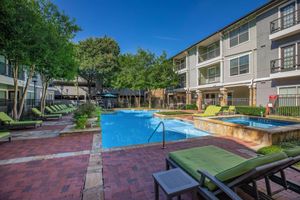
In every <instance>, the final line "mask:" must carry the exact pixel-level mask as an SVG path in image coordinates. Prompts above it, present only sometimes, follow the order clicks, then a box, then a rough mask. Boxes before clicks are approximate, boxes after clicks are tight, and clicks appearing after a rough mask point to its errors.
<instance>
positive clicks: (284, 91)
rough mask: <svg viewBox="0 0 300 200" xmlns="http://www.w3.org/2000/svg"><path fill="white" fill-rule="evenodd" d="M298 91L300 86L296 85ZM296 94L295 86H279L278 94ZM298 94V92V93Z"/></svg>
mask: <svg viewBox="0 0 300 200" xmlns="http://www.w3.org/2000/svg"><path fill="white" fill-rule="evenodd" d="M298 92H300V86H299V87H298ZM296 94H297V87H296V86H295V87H283V88H279V95H286V96H288V95H296ZM298 94H300V93H298Z"/></svg>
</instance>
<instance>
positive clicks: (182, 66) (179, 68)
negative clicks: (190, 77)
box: [175, 62, 186, 71]
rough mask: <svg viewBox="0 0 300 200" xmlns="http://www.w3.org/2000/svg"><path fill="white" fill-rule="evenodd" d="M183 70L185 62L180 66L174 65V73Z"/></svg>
mask: <svg viewBox="0 0 300 200" xmlns="http://www.w3.org/2000/svg"><path fill="white" fill-rule="evenodd" d="M183 69H186V64H185V62H184V63H180V64H177V65H175V70H176V71H180V70H183Z"/></svg>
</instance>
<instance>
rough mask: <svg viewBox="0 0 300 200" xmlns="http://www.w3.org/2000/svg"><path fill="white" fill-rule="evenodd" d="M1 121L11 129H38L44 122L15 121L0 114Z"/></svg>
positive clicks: (4, 114) (2, 113)
mask: <svg viewBox="0 0 300 200" xmlns="http://www.w3.org/2000/svg"><path fill="white" fill-rule="evenodd" d="M0 121H1V122H2V123H3V124H4V125H5V126H8V127H10V128H15V127H29V126H33V127H35V128H36V127H38V126H42V123H43V121H42V120H35V121H15V120H13V119H12V118H10V117H9V116H8V115H7V114H6V113H4V112H0Z"/></svg>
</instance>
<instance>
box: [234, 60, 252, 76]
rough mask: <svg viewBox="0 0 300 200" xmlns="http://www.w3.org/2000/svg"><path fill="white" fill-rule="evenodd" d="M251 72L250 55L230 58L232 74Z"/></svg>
mask: <svg viewBox="0 0 300 200" xmlns="http://www.w3.org/2000/svg"><path fill="white" fill-rule="evenodd" d="M247 73H249V55H245V56H241V57H238V58H234V59H231V60H230V76H235V75H239V74H247Z"/></svg>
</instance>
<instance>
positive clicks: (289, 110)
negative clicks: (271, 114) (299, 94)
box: [276, 106, 300, 117]
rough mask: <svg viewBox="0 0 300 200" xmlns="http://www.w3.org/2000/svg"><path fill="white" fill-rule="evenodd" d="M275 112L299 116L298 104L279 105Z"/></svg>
mask: <svg viewBox="0 0 300 200" xmlns="http://www.w3.org/2000/svg"><path fill="white" fill-rule="evenodd" d="M276 114H279V115H285V116H292V117H297V116H300V106H281V107H278V108H277V109H276Z"/></svg>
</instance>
